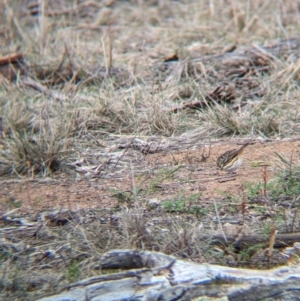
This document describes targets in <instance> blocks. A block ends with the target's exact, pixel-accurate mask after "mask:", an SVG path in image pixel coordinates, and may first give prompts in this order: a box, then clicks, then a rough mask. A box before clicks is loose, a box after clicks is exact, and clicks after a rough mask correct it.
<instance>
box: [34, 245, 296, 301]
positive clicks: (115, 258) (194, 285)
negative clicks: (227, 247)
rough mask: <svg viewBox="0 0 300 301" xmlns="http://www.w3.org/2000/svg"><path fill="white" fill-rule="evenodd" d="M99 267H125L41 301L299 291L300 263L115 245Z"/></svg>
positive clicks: (288, 296) (248, 296) (281, 296)
mask: <svg viewBox="0 0 300 301" xmlns="http://www.w3.org/2000/svg"><path fill="white" fill-rule="evenodd" d="M101 266H102V269H105V268H106V269H115V268H117V269H126V271H123V272H120V273H115V274H109V275H101V276H97V277H92V278H89V279H85V280H82V281H79V282H77V283H74V284H72V285H70V286H69V287H68V288H67V290H66V291H64V292H62V293H60V294H58V295H55V296H48V297H44V298H41V299H39V301H50V300H51V301H71V300H72V301H76V300H78V301H79V300H107V301H113V300H143V301H150V300H151V301H155V300H192V299H195V298H199V297H210V298H222V297H227V300H231V301H235V300H236V301H238V300H239V301H240V300H249V301H251V300H262V299H266V298H272V299H270V300H296V299H295V297H296V296H299V290H300V287H299V281H300V266H299V265H294V266H290V267H280V268H276V269H273V270H266V271H262V270H247V269H237V268H229V267H224V266H218V265H210V264H198V263H194V262H187V261H183V260H179V259H176V258H175V257H173V256H168V255H164V254H162V253H156V252H144V251H137V250H113V251H110V252H108V253H106V254H104V255H103V257H102V258H101ZM129 268H130V269H132V270H127V269H129ZM297 300H298V299H297Z"/></svg>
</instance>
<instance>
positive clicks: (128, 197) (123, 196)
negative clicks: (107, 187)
mask: <svg viewBox="0 0 300 301" xmlns="http://www.w3.org/2000/svg"><path fill="white" fill-rule="evenodd" d="M112 197H114V198H115V199H116V200H117V201H118V205H121V204H125V205H127V206H129V207H130V206H131V205H132V202H133V195H132V194H131V193H130V192H127V191H115V192H114V193H113V194H112Z"/></svg>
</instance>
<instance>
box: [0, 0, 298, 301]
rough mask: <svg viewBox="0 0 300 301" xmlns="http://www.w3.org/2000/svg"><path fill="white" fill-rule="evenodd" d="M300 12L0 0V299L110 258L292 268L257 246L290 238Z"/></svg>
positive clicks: (191, 4) (275, 4)
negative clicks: (162, 257) (118, 252)
mask: <svg viewBox="0 0 300 301" xmlns="http://www.w3.org/2000/svg"><path fill="white" fill-rule="evenodd" d="M298 2H299V1H293V0H290V1H266V0H253V1H247V0H245V1H235V0H230V1H225V0H224V1H212V0H210V1H206V0H205V1H189V0H186V1H185V0H182V1H171V0H162V1H155V0H153V1H152V0H151V1H140V0H139V1H134V0H132V1H121V0H119V1H118V0H105V1H86V0H79V1H73V0H66V1H56V0H51V1H46V0H45V1H37V2H34V1H29V0H23V1H0V210H1V220H0V267H1V269H0V292H1V293H0V298H3V300H32V298H33V297H35V296H40V295H43V294H44V293H53V292H54V291H58V290H59V289H61V288H63V287H65V286H66V285H68V284H69V283H71V282H74V281H77V280H79V279H83V278H86V277H90V276H95V275H99V274H102V273H105V272H104V271H102V270H101V267H100V265H99V258H100V257H101V255H102V254H103V253H104V252H106V251H108V250H111V249H115V248H138V249H145V250H157V251H161V252H164V253H166V254H174V255H176V256H179V257H181V258H185V259H189V260H194V261H197V262H210V263H218V264H224V265H230V266H242V267H245V266H247V267H255V268H270V267H274V266H276V265H278V264H286V263H287V262H289V260H290V257H289V255H285V254H284V252H285V251H284V249H283V245H282V243H281V242H279V243H281V244H279V245H280V247H278V249H276V250H273V251H274V252H273V253H272V256H269V257H268V256H266V255H265V248H266V247H268V245H269V241H268V240H269V238H270V237H271V238H272V233H273V234H274V233H275V230H278V232H279V233H280V234H282V235H285V234H286V233H292V234H295V237H296V238H297V237H298V236H297V233H299V232H300V218H299V214H298V212H299V194H300V186H299V183H300V176H299V170H300V161H299V144H300V142H299V141H298V139H299V136H300V118H299V112H300V111H299V108H300V85H299V82H300V81H299V79H300V75H299V61H300V55H299V53H300V52H299V49H300V38H299V32H300V18H299V13H300V10H299V3H298ZM245 142H251V144H250V145H249V146H248V147H247V148H246V150H245V153H244V158H245V162H244V164H243V166H242V167H241V168H239V169H238V170H237V171H236V173H235V174H232V175H228V174H227V173H226V172H222V171H219V170H217V166H216V159H217V157H218V156H219V155H221V154H222V153H223V152H225V151H227V150H229V149H232V148H236V147H239V145H241V144H243V143H245ZM53 212H54V213H53ZM61 214H62V215H64V214H65V215H64V216H61ZM224 233H225V234H226V235H228V237H230V235H231V237H232V235H233V239H232V240H230V241H229V242H228V243H227V244H226V243H224V242H223V243H220V242H219V241H218V243H217V244H214V243H213V239H212V238H213V237H215V236H216V235H221V240H222V237H223V234H224ZM235 235H238V236H239V235H241V236H244V237H247V236H249V235H254V236H255V235H261V236H262V241H263V243H250V244H248V243H246V244H245V245H243V246H242V247H241V248H237V247H236V245H235V244H234V243H235ZM218 237H219V238H220V236H218ZM273 238H274V237H273ZM256 242H257V241H256ZM294 242H295V239H294V240H293V241H289V242H288V243H287V245H288V246H289V247H290V246H291V245H292V244H293V243H294ZM275 245H276V244H275ZM272 246H273V244H272V243H271V247H272ZM276 248H277V247H276ZM289 250H290V249H289Z"/></svg>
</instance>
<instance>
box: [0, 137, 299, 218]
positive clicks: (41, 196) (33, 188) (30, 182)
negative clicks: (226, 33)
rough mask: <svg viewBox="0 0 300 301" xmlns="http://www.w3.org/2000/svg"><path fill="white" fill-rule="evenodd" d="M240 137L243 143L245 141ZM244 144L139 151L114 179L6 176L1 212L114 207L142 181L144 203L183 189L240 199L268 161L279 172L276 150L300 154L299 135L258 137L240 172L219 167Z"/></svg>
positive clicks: (204, 198)
mask: <svg viewBox="0 0 300 301" xmlns="http://www.w3.org/2000/svg"><path fill="white" fill-rule="evenodd" d="M238 143H239V144H241V141H238ZM239 144H234V143H230V144H225V143H223V144H217V145H211V146H210V147H209V146H206V147H204V148H200V149H199V148H196V147H195V148H192V149H190V150H180V151H168V150H165V151H164V152H162V153H158V154H148V155H140V156H139V155H137V156H135V157H136V158H137V159H136V160H135V161H134V162H133V170H132V171H131V169H130V166H128V168H125V169H123V172H121V173H118V174H114V173H112V174H111V177H110V178H109V179H105V178H102V177H100V178H92V179H84V178H82V179H81V178H78V179H77V180H73V179H69V180H68V179H65V178H63V177H58V178H57V179H56V178H55V177H53V178H47V179H36V180H34V179H30V178H26V179H22V180H2V181H1V185H3V186H2V187H3V189H2V190H1V192H0V197H1V198H0V201H1V206H2V212H3V213H5V212H7V211H8V210H11V209H13V208H15V207H20V209H21V210H24V211H25V212H33V211H35V210H40V211H42V210H43V209H60V210H62V209H70V210H78V209H82V208H84V209H90V208H104V207H105V208H114V207H115V206H116V205H118V201H117V198H116V196H115V195H116V193H117V192H119V193H129V194H131V193H132V192H133V189H134V188H133V183H135V185H136V186H137V187H139V185H141V187H140V189H142V190H144V193H143V192H142V193H141V194H142V197H140V198H139V200H138V201H139V202H140V203H141V204H144V203H145V202H146V201H147V200H149V199H153V198H157V199H158V200H172V199H173V198H175V197H176V196H178V195H182V196H188V195H189V194H193V193H197V192H200V194H199V201H201V202H211V200H212V199H213V198H217V199H222V198H224V196H226V195H231V196H239V197H240V201H241V200H242V196H243V194H244V195H245V194H246V187H245V183H258V182H260V183H263V181H264V180H263V169H264V166H266V167H267V176H268V181H270V180H272V179H273V178H274V169H275V168H276V162H277V161H278V158H277V157H276V155H275V152H277V153H279V154H283V155H284V156H286V157H287V158H288V159H292V160H293V159H294V160H295V159H296V158H299V152H300V148H299V147H300V142H299V141H298V140H297V139H293V140H292V141H287V142H282V141H269V142H261V141H256V142H253V144H251V145H250V146H248V147H247V149H246V151H245V153H244V156H243V157H244V163H243V166H242V167H240V168H239V169H238V170H237V171H236V173H234V174H228V173H227V172H223V171H219V170H218V169H217V165H216V159H217V158H218V156H220V155H221V154H222V153H224V152H225V151H226V150H229V149H232V148H237V147H239ZM209 148H211V149H210V150H209ZM203 151H204V152H203ZM209 151H210V154H209ZM133 152H134V151H133ZM136 153H138V151H136ZM203 154H204V155H206V156H207V159H206V160H205V162H203V159H201V156H202V155H203ZM170 167H173V169H175V170H176V169H177V167H178V169H177V170H176V171H175V172H174V173H172V175H171V177H167V175H165V174H163V175H161V177H160V178H158V173H159V172H161V171H163V170H165V171H167V169H168V168H170ZM141 170H143V175H144V176H143V177H142V179H140V178H141V176H134V173H135V171H138V173H141ZM132 175H133V177H134V180H133V179H132ZM146 175H147V180H146V181H145V179H144V177H145V176H146ZM149 183H152V184H153V183H154V184H155V185H156V186H157V187H153V189H152V190H150V189H149ZM146 190H147V191H146Z"/></svg>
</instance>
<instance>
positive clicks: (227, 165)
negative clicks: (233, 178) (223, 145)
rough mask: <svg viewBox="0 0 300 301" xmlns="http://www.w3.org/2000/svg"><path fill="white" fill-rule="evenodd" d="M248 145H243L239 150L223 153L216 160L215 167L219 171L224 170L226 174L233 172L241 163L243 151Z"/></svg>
mask: <svg viewBox="0 0 300 301" xmlns="http://www.w3.org/2000/svg"><path fill="white" fill-rule="evenodd" d="M248 145H249V143H246V144H244V145H243V146H242V147H240V148H239V149H232V150H229V151H227V152H225V153H224V154H223V155H221V156H220V157H219V158H218V160H217V165H218V167H219V168H220V169H222V170H226V171H228V172H233V171H235V170H236V169H237V168H238V167H240V166H241V165H242V163H243V158H242V157H241V155H242V153H243V151H244V149H245V147H246V146H248Z"/></svg>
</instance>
